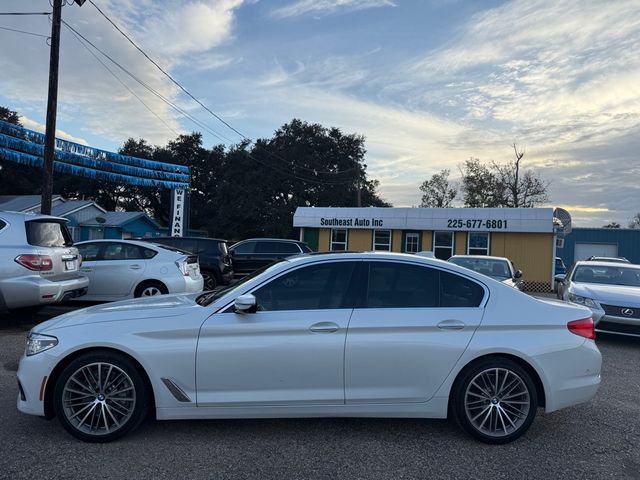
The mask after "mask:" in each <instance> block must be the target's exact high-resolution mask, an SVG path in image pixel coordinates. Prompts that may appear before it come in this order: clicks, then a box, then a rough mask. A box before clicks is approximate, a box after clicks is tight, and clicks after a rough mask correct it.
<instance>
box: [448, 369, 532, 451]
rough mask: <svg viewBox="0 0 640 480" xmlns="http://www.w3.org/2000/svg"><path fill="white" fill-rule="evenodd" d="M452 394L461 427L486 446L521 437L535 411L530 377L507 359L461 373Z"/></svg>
mask: <svg viewBox="0 0 640 480" xmlns="http://www.w3.org/2000/svg"><path fill="white" fill-rule="evenodd" d="M452 394H453V398H452V408H453V413H454V415H455V418H456V420H457V421H458V423H459V424H460V426H461V427H462V428H463V429H464V430H465V431H467V432H468V433H470V434H471V435H473V436H474V437H475V438H477V439H479V440H481V441H483V442H485V443H492V444H502V443H508V442H511V441H513V440H515V439H516V438H518V437H520V436H521V435H522V434H524V432H526V431H527V430H528V429H529V427H530V426H531V423H532V422H533V419H534V417H535V415H536V410H537V408H538V396H537V392H536V387H535V384H534V383H533V379H532V378H531V375H530V374H529V373H528V372H527V371H526V370H525V369H523V368H522V367H521V366H520V365H518V364H517V363H515V362H514V361H512V360H509V359H507V358H499V357H493V358H487V359H485V360H482V361H480V362H478V363H477V364H476V365H474V366H473V367H472V368H470V369H469V370H467V371H466V372H464V373H463V375H462V377H461V378H460V379H459V380H458V381H457V382H456V385H455V387H454V391H453V392H452Z"/></svg>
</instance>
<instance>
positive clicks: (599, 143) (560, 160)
mask: <svg viewBox="0 0 640 480" xmlns="http://www.w3.org/2000/svg"><path fill="white" fill-rule="evenodd" d="M93 1H94V3H95V4H96V5H97V6H98V7H100V8H101V9H102V10H103V11H104V12H105V13H106V14H107V15H108V16H109V17H110V18H111V19H113V20H114V21H115V22H116V23H117V24H118V25H120V26H121V27H122V28H123V29H124V30H125V31H126V32H127V33H129V34H130V35H131V37H132V38H134V39H135V41H136V42H137V43H138V44H139V45H140V46H142V47H143V49H144V50H146V51H147V52H148V54H149V55H150V56H151V57H152V58H154V59H156V60H157V61H158V63H159V64H160V65H161V66H162V67H163V68H165V69H166V70H167V71H168V72H169V73H170V74H171V75H172V76H173V77H174V78H176V79H177V80H178V81H179V82H181V83H182V84H183V85H184V86H185V87H186V88H187V89H188V90H189V91H190V92H191V93H193V94H194V95H195V96H196V97H197V98H199V99H200V100H201V101H202V102H203V103H205V104H206V105H207V106H208V107H209V108H210V109H211V110H213V111H214V112H216V113H217V114H218V115H219V116H220V117H222V118H223V119H224V120H226V121H227V122H228V123H229V124H231V125H232V126H233V127H234V128H236V129H237V130H239V131H240V132H241V133H243V134H245V135H247V136H248V137H250V138H259V137H262V138H265V137H267V138H268V137H270V136H271V135H272V134H273V132H274V130H276V129H277V128H278V127H279V126H281V125H282V124H284V123H286V122H288V121H290V120H291V119H292V118H301V119H303V120H306V121H309V122H318V123H321V124H323V125H325V126H335V127H339V128H341V129H342V130H343V131H344V132H347V133H360V134H363V135H364V136H365V137H366V145H367V150H368V153H367V164H368V165H369V174H370V176H371V177H373V178H377V179H378V180H380V193H381V194H382V196H383V197H384V198H386V199H387V200H389V201H391V202H392V203H393V204H394V205H395V206H411V205H417V204H418V203H419V202H420V194H419V190H418V186H419V184H420V183H421V181H422V180H424V179H426V178H428V177H430V176H431V175H432V174H434V173H436V172H438V171H439V170H441V169H443V168H449V169H451V170H452V175H453V176H454V177H457V176H459V173H458V165H460V164H461V163H462V162H463V161H464V160H465V159H467V158H469V157H477V158H480V159H481V160H484V161H491V160H495V161H498V162H503V161H508V160H510V159H511V158H512V155H513V151H512V149H511V147H510V145H511V144H512V143H513V142H517V143H518V145H520V146H521V147H522V148H524V149H525V150H526V156H525V160H526V165H527V166H529V167H531V168H534V169H535V170H537V171H538V172H539V173H540V174H541V175H542V176H543V178H544V179H545V180H547V181H549V182H551V185H550V190H549V194H550V195H549V196H550V206H563V207H565V208H567V209H568V210H569V211H570V212H571V213H572V215H573V218H574V222H575V224H577V225H579V226H602V225H603V224H605V223H608V222H609V221H618V222H620V223H622V224H623V225H626V224H627V223H628V221H629V219H630V218H631V217H632V215H633V214H634V213H636V212H638V211H640V181H639V180H640V56H639V55H638V52H639V51H640V5H639V4H638V0H630V1H622V0H621V1H610V2H603V1H601V0H593V1H591V0H575V1H572V0H563V1H551V0H512V1H493V0H483V1H482V2H477V1H462V0H172V1H169V0H166V1H159V0H153V1H152V0H93ZM16 10H22V11H36V12H40V11H42V12H44V11H48V10H50V7H49V1H48V0H29V1H21V2H7V1H4V2H0V11H5V12H9V11H16ZM63 18H64V20H66V22H68V23H69V24H70V25H71V26H72V27H73V28H75V29H76V30H77V31H78V32H80V33H81V34H82V35H84V36H85V37H87V38H88V39H89V40H91V41H92V42H93V43H94V44H95V45H96V46H98V47H99V48H100V49H102V50H103V51H104V52H105V53H107V54H109V55H110V56H111V57H112V58H113V59H114V60H116V61H117V62H118V63H120V64H121V65H122V66H123V67H124V68H125V69H126V70H128V71H129V72H131V73H132V74H133V75H135V76H136V77H137V78H138V79H139V80H141V81H142V82H144V83H145V84H147V85H149V86H150V87H151V88H153V89H154V90H155V91H156V92H157V93H158V95H159V96H162V97H164V98H165V99H167V100H168V101H170V102H171V103H173V104H174V105H176V106H177V107H178V108H179V109H180V110H182V111H183V112H188V113H189V115H192V116H194V117H196V118H197V119H198V121H199V122H201V123H202V124H204V125H205V126H206V130H204V131H203V127H202V125H196V124H194V123H193V122H192V121H191V120H189V119H188V118H186V117H185V116H183V115H182V114H181V113H179V112H177V111H176V110H175V109H173V108H172V107H171V106H169V105H168V103H166V102H165V101H163V100H162V99H160V98H159V96H155V95H153V94H152V93H150V92H149V91H147V90H145V89H144V88H143V87H142V86H141V85H140V84H139V83H136V82H135V81H134V80H133V79H132V78H131V77H130V76H128V75H127V74H126V73H124V72H123V71H122V70H120V69H119V68H118V67H116V66H114V65H113V64H111V63H109V61H108V60H106V59H105V58H104V57H101V56H100V54H97V55H98V56H99V58H100V59H101V60H102V61H104V62H105V63H106V64H107V66H108V67H109V68H110V69H111V70H112V71H113V74H115V75H116V76H117V78H116V77H114V75H113V74H112V73H110V72H109V71H108V70H106V69H105V67H104V66H102V65H101V64H100V63H99V62H98V61H97V60H96V58H94V56H92V55H91V53H90V52H89V51H87V50H86V49H85V48H84V47H83V46H82V44H81V43H79V42H78V40H77V39H76V38H74V36H73V35H72V33H71V32H70V30H69V29H67V28H63V35H62V48H61V66H60V93H59V104H58V107H59V110H58V111H59V116H58V128H59V129H60V130H61V132H60V135H64V136H67V138H69V137H70V138H73V139H75V140H76V141H80V142H86V143H88V144H90V145H92V146H96V147H100V148H106V149H112V150H115V149H117V148H118V146H119V145H121V144H122V143H123V141H124V140H126V139H127V138H128V137H141V138H146V139H148V140H150V141H151V142H153V143H155V144H160V145H162V144H165V143H166V142H167V141H168V140H170V139H172V138H175V137H176V135H177V134H179V133H183V132H190V131H193V130H196V131H203V133H204V138H205V141H206V143H207V145H208V146H211V145H214V144H217V143H226V144H231V143H236V142H238V141H239V140H240V137H239V136H238V135H237V134H236V133H235V132H233V131H232V130H230V129H228V128H227V127H226V126H224V125H223V124H222V123H220V122H219V121H217V120H216V119H215V118H213V117H212V116H211V115H210V114H208V113H207V112H206V111H204V110H203V109H202V108H200V107H199V106H198V105H197V104H195V103H194V102H192V101H190V100H189V99H188V98H187V97H185V95H184V94H181V93H180V92H179V90H178V89H177V87H175V85H172V84H171V83H170V82H169V81H168V80H167V79H166V77H163V76H162V74H161V73H160V72H159V71H158V70H157V69H156V68H155V67H154V66H153V65H152V64H151V63H150V62H148V61H147V60H146V59H145V58H144V57H143V56H142V55H141V54H140V53H139V52H137V51H136V50H135V49H134V48H133V47H132V46H131V45H130V44H129V43H128V42H127V41H126V39H125V38H124V37H122V36H121V35H120V34H119V33H118V32H117V30H116V29H115V28H113V26H112V25H110V24H109V23H108V22H107V21H106V20H105V18H104V17H102V16H101V15H100V14H99V12H98V11H97V10H96V9H95V8H94V6H93V5H91V3H89V2H87V3H85V5H84V6H82V7H78V6H77V5H69V6H66V7H64V9H63ZM0 27H1V28H0V43H1V45H2V48H1V49H0V72H2V74H1V75H0V105H3V106H6V107H9V108H11V109H13V110H18V111H19V112H20V113H21V114H22V115H23V116H24V119H23V121H24V123H25V125H26V126H28V127H31V128H36V129H38V128H41V125H42V124H43V123H44V119H45V111H46V90H47V72H48V47H47V45H46V43H45V39H44V38H41V37H36V36H29V35H26V34H21V33H18V32H13V31H8V30H5V29H6V28H12V29H19V30H25V31H28V32H32V33H38V34H45V35H46V34H47V32H48V31H49V30H50V24H49V20H48V18H47V17H46V16H30V17H7V16H0ZM3 28H5V29H3ZM123 84H124V85H123ZM142 102H144V103H142Z"/></svg>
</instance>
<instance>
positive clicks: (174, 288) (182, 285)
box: [164, 275, 204, 293]
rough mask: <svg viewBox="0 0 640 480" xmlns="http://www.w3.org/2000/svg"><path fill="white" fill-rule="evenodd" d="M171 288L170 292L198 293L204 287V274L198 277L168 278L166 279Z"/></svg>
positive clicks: (168, 286)
mask: <svg viewBox="0 0 640 480" xmlns="http://www.w3.org/2000/svg"><path fill="white" fill-rule="evenodd" d="M164 280H165V283H166V285H167V288H168V289H169V293H198V292H201V291H202V289H203V288H204V279H203V278H202V275H200V276H198V278H192V277H183V276H180V277H179V278H176V279H172V280H168V279H166V278H165V279H164Z"/></svg>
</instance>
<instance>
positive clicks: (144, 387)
mask: <svg viewBox="0 0 640 480" xmlns="http://www.w3.org/2000/svg"><path fill="white" fill-rule="evenodd" d="M594 337H595V335H594V330H593V322H592V320H591V318H590V312H589V310H588V309H585V308H584V307H579V306H573V305H568V304H562V303H558V302H543V301H540V300H537V299H534V298H532V297H529V296H527V295H525V294H523V293H521V292H519V291H517V290H515V289H513V288H510V287H507V286H506V285H503V284H500V283H497V282H493V281H491V280H489V279H488V278H487V277H485V276H483V275H480V274H478V273H476V272H473V271H470V270H467V269H464V268H461V267H458V266H456V265H453V264H451V263H447V262H442V261H440V260H435V259H427V258H421V257H416V256H411V255H403V254H391V253H373V252H369V253H340V254H337V253H334V254H323V255H301V256H296V257H290V258H289V259H286V260H282V261H280V262H278V263H275V264H273V265H271V266H269V267H266V269H263V271H261V272H256V273H254V274H252V275H250V276H248V277H245V278H244V279H243V280H242V281H241V282H239V283H237V284H235V285H232V286H230V287H228V288H227V289H226V290H222V291H219V292H207V293H203V294H201V295H190V296H185V295H176V296H168V297H161V298H147V299H138V300H130V301H124V302H119V303H115V304H110V305H100V306H95V307H90V308H87V309H84V310H78V311H75V312H71V313H67V314H65V315H61V316H59V317H57V318H54V319H51V320H49V321H47V322H44V323H42V324H40V325H38V326H36V327H35V328H34V329H33V330H32V331H31V333H30V335H29V338H28V341H27V348H26V351H25V354H24V355H23V357H22V358H21V360H20V367H19V369H18V374H17V375H18V380H19V394H18V409H19V410H21V411H22V412H25V413H29V414H33V415H40V416H45V417H53V416H57V417H58V418H59V419H60V422H61V423H62V425H63V426H64V428H65V429H67V430H68V431H69V432H70V433H71V434H72V435H74V436H76V437H78V438H80V439H82V440H85V441H91V442H107V441H110V440H114V439H116V438H118V437H120V436H122V435H124V434H125V433H127V432H129V431H130V430H132V429H133V428H135V427H136V426H137V425H138V424H140V422H141V421H142V419H143V418H144V417H145V416H146V415H147V414H149V413H150V412H149V410H150V409H151V408H153V409H154V410H155V411H154V412H153V413H155V416H156V418H157V419H159V420H168V419H187V418H266V417H319V416H330V417H339V416H344V417H420V418H445V417H447V415H448V414H451V415H452V416H453V417H455V418H456V419H457V420H458V422H459V423H460V425H461V426H462V427H463V428H464V429H465V430H466V431H467V432H469V433H470V434H471V435H473V436H475V437H476V438H478V439H480V440H482V441H484V442H488V443H506V442H509V441H511V440H514V439H516V438H518V437H519V436H520V435H522V434H523V433H524V432H525V431H526V430H527V429H528V428H529V425H530V424H531V422H532V421H533V419H534V417H535V414H536V411H537V409H538V407H542V408H544V409H545V410H546V411H547V412H552V411H555V410H558V409H560V408H564V407H569V406H571V405H575V404H578V403H581V402H586V401H589V400H590V399H591V398H592V397H593V396H594V395H595V393H596V391H597V389H598V386H599V384H600V366H601V356H600V352H599V351H598V349H597V347H596V345H595V342H594V340H593V339H594Z"/></svg>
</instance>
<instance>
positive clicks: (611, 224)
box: [602, 222, 622, 228]
mask: <svg viewBox="0 0 640 480" xmlns="http://www.w3.org/2000/svg"><path fill="white" fill-rule="evenodd" d="M602 228H622V227H621V226H620V224H619V223H618V222H609V223H607V224H606V225H604V226H603V227H602Z"/></svg>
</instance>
